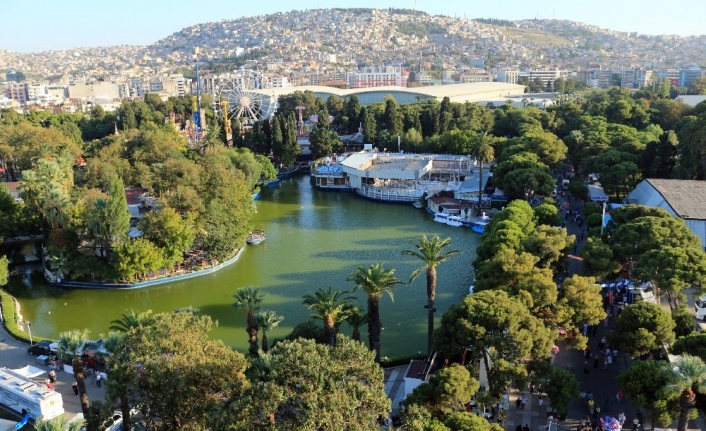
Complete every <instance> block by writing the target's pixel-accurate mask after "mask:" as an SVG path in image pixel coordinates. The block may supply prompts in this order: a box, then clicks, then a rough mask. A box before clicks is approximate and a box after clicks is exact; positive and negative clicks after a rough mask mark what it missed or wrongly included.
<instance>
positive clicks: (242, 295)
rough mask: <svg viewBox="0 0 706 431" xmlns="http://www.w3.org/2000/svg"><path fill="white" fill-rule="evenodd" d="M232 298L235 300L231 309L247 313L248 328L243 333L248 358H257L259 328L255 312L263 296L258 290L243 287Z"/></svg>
mask: <svg viewBox="0 0 706 431" xmlns="http://www.w3.org/2000/svg"><path fill="white" fill-rule="evenodd" d="M233 298H235V302H234V303H233V307H235V308H239V309H243V310H247V311H248V316H247V324H248V326H247V328H246V329H245V332H247V333H248V342H249V343H250V348H249V350H248V351H249V352H250V356H252V357H253V358H256V357H258V356H259V353H258V346H257V331H258V330H259V327H258V326H257V318H255V312H256V311H258V310H259V309H260V304H261V303H262V300H263V299H265V295H264V294H262V293H260V289H258V288H255V287H252V286H245V287H241V288H240V289H238V291H237V292H235V293H234V294H233Z"/></svg>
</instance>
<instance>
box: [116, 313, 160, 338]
mask: <svg viewBox="0 0 706 431" xmlns="http://www.w3.org/2000/svg"><path fill="white" fill-rule="evenodd" d="M125 311H126V312H125V313H123V314H122V316H121V317H120V319H116V320H112V321H111V322H110V330H111V331H119V332H125V333H127V332H130V330H131V329H133V328H139V327H140V326H150V325H152V324H154V322H155V319H154V316H150V315H151V314H152V310H147V311H142V312H139V311H135V310H133V309H130V311H127V310H125Z"/></svg>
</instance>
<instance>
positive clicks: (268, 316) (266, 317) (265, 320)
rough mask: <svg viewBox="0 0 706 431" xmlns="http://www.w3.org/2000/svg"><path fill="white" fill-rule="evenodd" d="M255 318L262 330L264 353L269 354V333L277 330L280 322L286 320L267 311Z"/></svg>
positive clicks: (261, 312)
mask: <svg viewBox="0 0 706 431" xmlns="http://www.w3.org/2000/svg"><path fill="white" fill-rule="evenodd" d="M255 318H256V319H257V326H259V327H260V329H262V352H263V353H267V351H268V350H269V349H270V345H269V343H268V342H267V332H268V331H271V330H273V329H275V328H276V327H277V325H279V322H281V321H283V320H284V316H278V315H277V313H276V312H274V311H272V310H266V311H260V312H259V313H257V315H256V316H255Z"/></svg>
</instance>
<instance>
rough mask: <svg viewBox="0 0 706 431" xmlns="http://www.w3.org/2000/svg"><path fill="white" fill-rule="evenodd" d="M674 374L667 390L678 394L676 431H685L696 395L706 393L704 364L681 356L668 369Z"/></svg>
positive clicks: (689, 356) (697, 358)
mask: <svg viewBox="0 0 706 431" xmlns="http://www.w3.org/2000/svg"><path fill="white" fill-rule="evenodd" d="M669 369H670V370H671V371H672V373H674V380H673V382H672V383H671V384H670V385H668V386H667V389H668V390H671V391H674V392H679V393H680V394H681V395H680V396H679V410H680V413H679V422H678V425H677V431H686V426H687V422H688V420H689V414H690V413H691V410H692V409H693V408H694V406H695V405H696V393H695V391H698V392H699V393H701V394H704V393H706V384H704V383H706V364H705V363H704V361H703V360H701V358H699V357H698V356H691V355H682V356H681V357H680V358H679V359H677V360H676V361H675V364H674V367H673V368H672V367H671V366H670V368H669Z"/></svg>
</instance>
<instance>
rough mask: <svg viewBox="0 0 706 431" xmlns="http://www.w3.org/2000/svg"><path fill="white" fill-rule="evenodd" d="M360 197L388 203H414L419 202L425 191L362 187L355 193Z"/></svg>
mask: <svg viewBox="0 0 706 431" xmlns="http://www.w3.org/2000/svg"><path fill="white" fill-rule="evenodd" d="M355 192H356V193H358V194H359V195H360V196H363V197H365V198H368V199H374V200H378V201H386V202H414V201H418V200H419V198H420V197H421V196H422V193H424V191H423V190H417V189H394V188H381V187H371V186H362V187H361V188H359V189H356V191H355Z"/></svg>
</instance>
